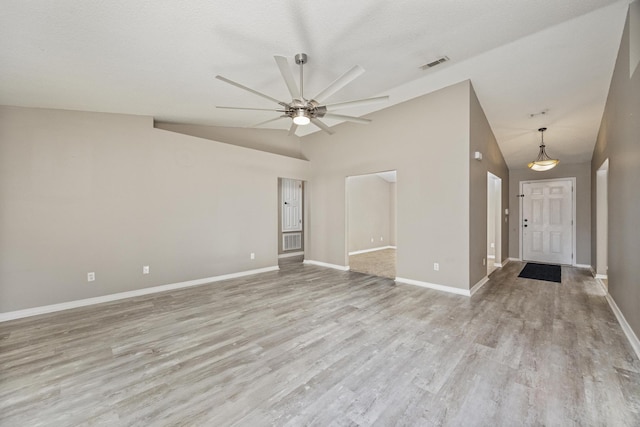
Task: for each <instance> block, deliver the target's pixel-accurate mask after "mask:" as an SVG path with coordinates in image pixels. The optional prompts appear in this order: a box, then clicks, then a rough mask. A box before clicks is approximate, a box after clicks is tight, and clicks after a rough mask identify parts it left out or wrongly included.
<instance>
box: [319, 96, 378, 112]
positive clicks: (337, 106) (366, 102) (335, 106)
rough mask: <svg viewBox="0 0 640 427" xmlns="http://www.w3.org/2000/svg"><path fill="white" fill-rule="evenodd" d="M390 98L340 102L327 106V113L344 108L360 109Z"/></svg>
mask: <svg viewBox="0 0 640 427" xmlns="http://www.w3.org/2000/svg"><path fill="white" fill-rule="evenodd" d="M388 100H389V96H388V95H387V96H376V97H375V98H366V99H358V100H356V101H347V102H338V103H337V104H327V105H325V108H326V109H327V111H336V110H341V109H343V108H351V107H360V106H362V105H369V104H375V103H378V102H384V101H388Z"/></svg>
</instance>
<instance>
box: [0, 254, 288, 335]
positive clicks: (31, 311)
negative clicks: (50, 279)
mask: <svg viewBox="0 0 640 427" xmlns="http://www.w3.org/2000/svg"><path fill="white" fill-rule="evenodd" d="M279 269H280V268H279V267H278V266H277V265H275V266H272V267H264V268H257V269H255V270H248V271H240V272H238V273H230V274H223V275H221V276H212V277H206V278H204V279H195V280H187V281H186V282H178V283H170V284H168V285H160V286H153V287H150V288H142V289H136V290H134V291H127V292H118V293H117V294H109V295H102V296H99V297H93V298H85V299H80V300H75V301H68V302H63V303H60V304H51V305H44V306H41V307H33V308H26V309H24V310H16V311H8V312H6V313H0V322H6V321H8V320H15V319H21V318H23V317H30V316H37V315H39V314H46V313H53V312H56V311H62V310H69V309H71V308H78V307H85V306H87V305H94V304H102V303H104V302H110V301H117V300H121V299H125V298H133V297H139V296H142V295H148V294H155V293H158V292H165V291H171V290H174V289H182V288H188V287H191V286H198V285H204V284H207V283H213V282H220V281H222V280H228V279H235V278H237V277H244V276H250V275H253V274H259V273H266V272H269V271H276V270H279Z"/></svg>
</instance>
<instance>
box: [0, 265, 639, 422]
mask: <svg viewBox="0 0 640 427" xmlns="http://www.w3.org/2000/svg"><path fill="white" fill-rule="evenodd" d="M521 268H522V264H521V263H517V262H512V263H509V264H507V265H506V266H505V267H504V268H502V269H499V270H497V271H495V272H494V273H493V274H492V276H491V280H490V281H489V282H488V283H487V284H486V285H485V286H484V287H483V288H482V289H481V290H480V291H479V292H478V293H476V294H475V295H474V296H473V297H472V298H467V297H462V296H457V295H451V294H447V293H442V292H437V291H433V290H429V289H423V288H419V287H413V286H410V285H400V284H395V283H394V282H393V281H392V280H388V279H382V278H378V277H371V276H366V275H363V274H359V273H352V272H340V271H336V270H330V269H325V268H322V267H316V266H309V265H304V266H303V265H301V264H299V263H292V262H288V263H286V264H283V265H282V268H281V270H280V271H279V272H273V273H265V274H261V275H256V276H252V277H245V278H241V279H235V280H229V281H226V282H218V283H215V284H212V285H204V286H199V287H194V288H190V289H184V290H178V291H171V292H166V293H162V294H156V295H150V296H144V297H138V298H133V299H129V300H123V301H117V302H112V303H106V304H102V305H98V306H92V307H84V308H79V309H74V310H69V311H65V312H59V313H55V314H48V315H42V316H38V317H32V318H26V319H20V320H15V321H10V322H5V323H2V324H0V369H1V371H0V425H2V426H30V427H32V426H41V425H47V426H79V425H105V426H164V425H190V426H191V425H196V426H200V425H201V426H224V425H243V426H261V425H288V426H302V425H318V426H329V425H332V426H344V425H353V426H358V425H362V426H365V425H366V426H368V425H378V426H386V425H403V426H406V425H419V426H432V425H433V426H436V425H447V426H479V425H487V426H500V425H503V426H516V425H558V426H572V425H580V426H598V425H602V426H604V425H607V426H638V425H640V362H639V361H638V359H637V358H636V357H635V355H634V354H633V352H632V350H631V347H630V345H629V344H628V342H627V341H626V339H625V337H624V335H623V332H622V330H621V329H620V326H619V325H618V323H617V322H616V319H615V317H614V315H613V314H612V313H611V311H610V309H609V307H608V306H607V303H606V302H605V298H604V297H603V294H602V291H601V290H600V289H599V288H598V285H597V284H596V283H595V281H594V280H593V279H592V278H590V277H589V275H588V274H587V272H586V271H585V270H579V269H574V268H567V267H563V281H562V283H561V284H556V283H549V282H540V281H535V280H529V279H521V278H517V277H516V276H517V274H518V272H519V271H520V269H521Z"/></svg>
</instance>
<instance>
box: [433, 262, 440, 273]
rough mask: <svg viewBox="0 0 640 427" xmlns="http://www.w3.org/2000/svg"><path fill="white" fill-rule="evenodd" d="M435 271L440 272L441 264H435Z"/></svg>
mask: <svg viewBox="0 0 640 427" xmlns="http://www.w3.org/2000/svg"><path fill="white" fill-rule="evenodd" d="M433 269H434V271H440V264H438V263H437V262H434V263H433Z"/></svg>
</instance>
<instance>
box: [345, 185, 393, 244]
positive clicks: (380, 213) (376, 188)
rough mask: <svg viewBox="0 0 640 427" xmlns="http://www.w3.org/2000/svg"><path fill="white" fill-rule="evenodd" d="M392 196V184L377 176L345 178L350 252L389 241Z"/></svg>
mask: <svg viewBox="0 0 640 427" xmlns="http://www.w3.org/2000/svg"><path fill="white" fill-rule="evenodd" d="M391 196H392V194H391V183H389V182H387V181H385V180H384V179H382V178H380V177H379V176H377V175H360V176H351V177H349V178H347V207H348V208H347V211H348V218H349V220H348V225H347V230H348V232H347V233H348V243H349V248H348V249H349V252H353V251H361V250H364V249H372V248H379V247H381V246H388V245H390V244H391V243H390V240H391V238H390V235H391V229H392V226H391V212H392V210H393V206H392V205H391V203H392V200H391ZM381 238H382V240H381ZM371 239H373V242H372V241H371Z"/></svg>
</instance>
